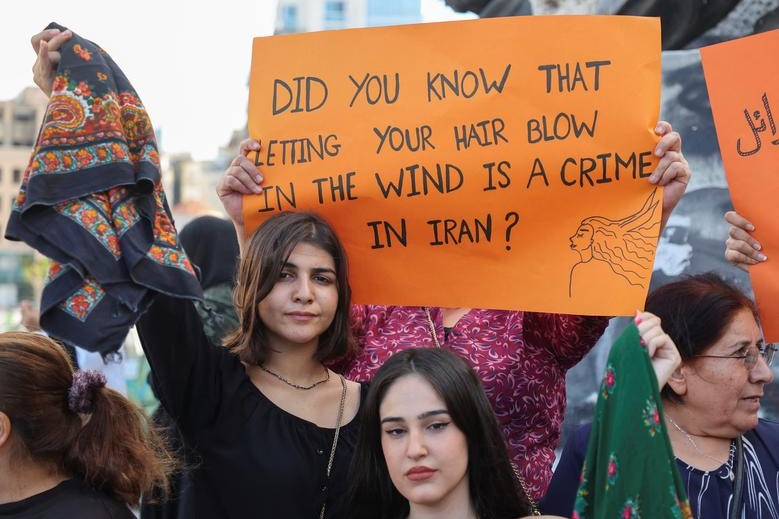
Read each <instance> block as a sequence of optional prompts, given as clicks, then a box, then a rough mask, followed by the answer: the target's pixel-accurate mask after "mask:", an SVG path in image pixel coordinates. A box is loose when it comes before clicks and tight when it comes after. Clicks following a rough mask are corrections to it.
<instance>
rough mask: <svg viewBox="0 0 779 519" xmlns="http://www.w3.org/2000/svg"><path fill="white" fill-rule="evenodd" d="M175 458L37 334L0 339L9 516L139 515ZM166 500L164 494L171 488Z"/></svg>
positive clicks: (4, 511)
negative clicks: (136, 512)
mask: <svg viewBox="0 0 779 519" xmlns="http://www.w3.org/2000/svg"><path fill="white" fill-rule="evenodd" d="M173 465H174V460H173V458H172V457H170V456H169V454H168V453H167V451H166V450H165V448H164V444H163V443H162V440H161V439H160V437H159V436H158V435H157V434H156V432H155V430H154V429H153V428H152V427H150V425H149V423H148V422H147V421H146V419H145V417H144V415H143V413H142V412H141V410H140V409H139V408H137V407H136V406H135V405H134V404H133V403H132V402H130V401H129V400H127V399H126V398H125V397H123V396H122V395H121V394H119V393H118V392H116V391H114V390H112V389H110V388H106V387H105V377H104V376H103V375H102V374H100V373H98V372H96V371H76V372H74V371H73V365H72V363H71V361H70V358H69V357H68V355H67V353H66V352H65V350H64V349H63V348H62V347H61V346H59V345H58V344H57V343H55V342H54V341H52V340H51V339H49V338H48V337H46V336H44V335H41V334H36V333H30V332H5V333H2V334H0V474H2V477H0V517H10V518H14V519H28V518H29V519H33V518H35V519H61V518H71V517H78V518H81V519H133V518H134V515H133V513H132V511H131V510H130V506H137V504H138V502H139V499H140V497H141V493H143V492H146V491H149V490H151V489H152V488H153V487H155V486H157V487H160V488H162V489H163V491H164V490H165V489H166V488H167V476H168V474H169V472H170V470H171V468H172V467H173ZM163 494H164V492H163Z"/></svg>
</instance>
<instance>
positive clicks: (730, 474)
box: [666, 415, 736, 481]
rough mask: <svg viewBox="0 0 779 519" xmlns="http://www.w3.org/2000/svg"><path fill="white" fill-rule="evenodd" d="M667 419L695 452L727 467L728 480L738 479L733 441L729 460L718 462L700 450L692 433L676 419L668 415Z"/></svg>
mask: <svg viewBox="0 0 779 519" xmlns="http://www.w3.org/2000/svg"><path fill="white" fill-rule="evenodd" d="M666 418H668V421H669V422H671V425H673V426H674V427H675V428H676V430H678V431H679V432H680V433H682V434H683V435H684V436H685V437H686V438H687V440H688V441H689V442H690V444H691V445H692V448H693V449H695V452H697V453H698V454H700V455H701V456H703V457H705V458H709V459H710V460H712V461H714V462H716V463H717V464H718V465H725V467H726V468H727V469H728V478H730V480H731V481H733V480H734V479H735V478H736V476H735V474H733V462H732V460H733V442H732V441H731V442H730V452H729V453H728V459H727V460H725V461H724V462H723V461H721V460H718V459H717V458H715V457H714V456H711V455H709V454H706V453H705V452H703V451H702V450H700V449H699V448H698V444H697V443H695V440H693V439H692V435H691V434H690V433H688V432H687V431H685V430H684V429H682V428H681V426H680V425H679V424H678V423H676V421H674V419H673V418H671V417H670V416H668V415H666Z"/></svg>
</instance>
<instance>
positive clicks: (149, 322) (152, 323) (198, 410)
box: [137, 295, 238, 434]
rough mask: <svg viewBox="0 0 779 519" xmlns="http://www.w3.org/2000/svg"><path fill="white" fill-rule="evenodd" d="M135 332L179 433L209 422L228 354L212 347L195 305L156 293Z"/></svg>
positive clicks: (214, 412) (156, 390)
mask: <svg viewBox="0 0 779 519" xmlns="http://www.w3.org/2000/svg"><path fill="white" fill-rule="evenodd" d="M137 330H138V335H139V337H140V339H141V345H142V346H143V350H144V352H145V353H146V358H147V360H148V361H149V366H150V367H151V374H152V378H153V383H154V389H155V392H156V394H157V398H159V400H160V403H161V404H162V406H163V407H164V408H165V410H166V411H167V412H168V414H170V416H171V417H172V418H173V419H174V420H175V421H176V423H177V424H178V426H179V427H180V428H181V431H182V432H183V433H185V434H186V433H187V432H188V431H195V430H197V429H198V428H200V426H201V425H202V424H203V423H207V422H209V421H210V420H213V419H214V417H215V416H216V415H217V413H218V411H219V402H220V400H221V395H222V380H221V379H222V371H221V368H222V365H223V361H224V360H225V359H224V357H225V356H227V355H229V354H228V353H227V352H226V350H223V349H221V347H215V346H213V345H212V344H211V343H210V341H209V339H208V337H207V336H206V334H205V332H204V331H203V324H202V322H201V321H200V317H199V316H198V313H197V310H196V308H195V306H194V303H193V302H192V301H190V300H188V299H182V298H174V297H169V296H166V295H158V296H157V297H156V298H155V301H154V302H153V303H152V305H151V306H150V308H149V309H148V310H147V311H146V312H145V313H144V315H143V316H142V317H141V319H140V320H139V321H138V324H137ZM235 362H236V363H237V362H238V361H237V360H236V361H235Z"/></svg>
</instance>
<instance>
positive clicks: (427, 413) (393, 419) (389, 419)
mask: <svg viewBox="0 0 779 519" xmlns="http://www.w3.org/2000/svg"><path fill="white" fill-rule="evenodd" d="M439 414H445V415H449V411H447V410H446V409H434V410H433V411H425V412H424V413H422V414H420V415H417V419H418V420H424V419H425V418H430V417H431V416H437V415H439ZM386 422H405V420H404V419H403V418H401V417H399V416H387V417H385V418H383V419H382V420H381V423H386Z"/></svg>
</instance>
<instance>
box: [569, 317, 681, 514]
mask: <svg viewBox="0 0 779 519" xmlns="http://www.w3.org/2000/svg"><path fill="white" fill-rule="evenodd" d="M639 340H640V337H639V335H638V329H637V328H636V327H635V325H633V324H631V325H630V326H628V328H627V329H626V330H625V331H624V332H623V333H622V335H621V336H620V337H619V339H617V341H616V342H615V343H614V345H613V346H612V347H611V352H610V353H609V360H608V364H607V366H606V373H605V375H604V377H603V381H602V382H601V388H600V394H599V395H598V405H597V408H596V411H595V420H594V421H593V424H592V432H591V433H590V440H589V444H588V447H587V456H586V458H585V460H584V466H583V467H582V476H581V482H580V483H579V490H578V492H577V494H576V501H575V504H574V511H573V514H572V517H573V518H574V519H601V518H609V519H612V518H619V519H638V518H640V517H646V518H649V517H651V518H653V519H661V518H669V519H670V518H673V519H691V518H692V513H691V511H690V504H689V502H688V500H687V496H686V494H685V492H684V487H683V486H682V481H681V478H680V476H679V470H678V468H677V466H676V461H675V458H674V454H673V450H672V448H671V441H670V440H669V438H668V431H666V429H665V419H664V417H663V409H662V406H661V405H660V391H659V389H658V386H657V376H656V375H655V372H654V369H652V361H651V359H650V358H649V354H648V352H647V350H646V348H644V347H642V346H641V344H640V342H639Z"/></svg>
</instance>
